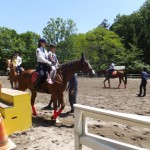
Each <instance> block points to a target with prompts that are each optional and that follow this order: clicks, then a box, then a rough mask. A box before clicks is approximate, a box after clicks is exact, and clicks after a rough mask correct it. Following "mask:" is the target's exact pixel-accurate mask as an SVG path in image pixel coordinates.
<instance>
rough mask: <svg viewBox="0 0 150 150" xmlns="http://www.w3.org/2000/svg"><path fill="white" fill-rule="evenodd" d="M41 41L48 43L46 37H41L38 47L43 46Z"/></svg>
mask: <svg viewBox="0 0 150 150" xmlns="http://www.w3.org/2000/svg"><path fill="white" fill-rule="evenodd" d="M41 42H42V43H47V42H46V40H45V39H44V38H40V39H39V43H38V47H41Z"/></svg>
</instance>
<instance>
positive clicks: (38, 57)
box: [36, 49, 52, 65]
mask: <svg viewBox="0 0 150 150" xmlns="http://www.w3.org/2000/svg"><path fill="white" fill-rule="evenodd" d="M36 57H37V59H38V61H39V62H42V63H46V64H48V65H51V64H52V63H51V62H50V61H48V60H46V58H45V57H43V55H42V52H41V51H40V50H39V49H37V50H36Z"/></svg>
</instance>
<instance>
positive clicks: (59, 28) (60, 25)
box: [43, 18, 77, 43]
mask: <svg viewBox="0 0 150 150" xmlns="http://www.w3.org/2000/svg"><path fill="white" fill-rule="evenodd" d="M76 30H77V29H76V24H75V23H74V21H73V20H71V19H68V20H63V19H62V18H57V19H54V18H50V20H49V21H48V23H47V26H46V27H45V28H44V29H43V35H44V38H46V40H47V41H48V43H51V42H55V43H58V42H60V41H64V40H65V39H66V38H67V37H68V36H70V35H72V34H74V33H75V31H76Z"/></svg>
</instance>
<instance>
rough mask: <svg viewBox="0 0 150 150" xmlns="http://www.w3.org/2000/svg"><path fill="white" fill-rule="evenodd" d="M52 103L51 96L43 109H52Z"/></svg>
mask: <svg viewBox="0 0 150 150" xmlns="http://www.w3.org/2000/svg"><path fill="white" fill-rule="evenodd" d="M52 103H53V98H52V96H51V99H50V101H49V104H48V105H47V106H45V107H44V108H43V109H52Z"/></svg>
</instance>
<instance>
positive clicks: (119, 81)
mask: <svg viewBox="0 0 150 150" xmlns="http://www.w3.org/2000/svg"><path fill="white" fill-rule="evenodd" d="M120 85H121V78H119V85H118V89H119V88H120Z"/></svg>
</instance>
